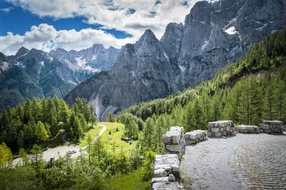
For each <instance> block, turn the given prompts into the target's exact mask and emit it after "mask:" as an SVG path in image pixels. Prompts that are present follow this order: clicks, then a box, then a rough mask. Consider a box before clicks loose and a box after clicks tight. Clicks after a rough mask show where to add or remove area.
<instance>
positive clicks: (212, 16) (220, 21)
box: [178, 0, 286, 87]
mask: <svg viewBox="0 0 286 190" xmlns="http://www.w3.org/2000/svg"><path fill="white" fill-rule="evenodd" d="M285 4H286V2H285V1H283V0H278V1H267V0H252V1H249V0H239V1H234V0H220V1H215V2H213V3H211V2H207V1H200V2H197V3H196V4H195V5H194V7H193V8H192V10H191V12H190V14H189V15H187V16H186V19H185V26H184V34H183V37H182V40H181V42H182V43H181V47H180V48H181V51H180V56H179V59H178V63H179V65H180V67H181V68H184V69H183V72H182V74H181V76H182V78H183V79H184V80H183V81H184V82H185V83H184V85H185V87H188V86H194V85H196V84H198V83H199V82H201V81H203V80H206V79H210V78H212V77H213V76H214V75H215V74H216V73H217V72H218V71H219V70H220V69H221V68H222V67H224V66H225V65H227V64H228V63H231V62H234V61H235V60H236V59H237V58H238V57H240V56H242V55H244V54H245V52H246V51H247V50H248V49H249V47H250V46H251V45H253V44H254V43H256V42H259V41H261V40H263V39H264V38H265V37H266V36H268V35H270V34H272V33H273V32H275V31H277V30H280V29H281V28H284V27H285V26H286V19H285V6H286V5H285ZM279 25H280V26H279Z"/></svg>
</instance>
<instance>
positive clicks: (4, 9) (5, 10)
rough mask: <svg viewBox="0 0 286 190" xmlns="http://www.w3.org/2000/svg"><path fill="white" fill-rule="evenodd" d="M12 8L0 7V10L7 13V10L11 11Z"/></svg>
mask: <svg viewBox="0 0 286 190" xmlns="http://www.w3.org/2000/svg"><path fill="white" fill-rule="evenodd" d="M13 9H14V8H13V7H7V8H3V9H1V11H3V12H4V13H9V12H10V11H12V10H13Z"/></svg>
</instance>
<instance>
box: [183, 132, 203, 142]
mask: <svg viewBox="0 0 286 190" xmlns="http://www.w3.org/2000/svg"><path fill="white" fill-rule="evenodd" d="M206 138H207V131H205V130H194V131H191V132H187V133H186V134H185V142H186V145H190V144H194V143H197V142H200V141H203V140H205V139H206Z"/></svg>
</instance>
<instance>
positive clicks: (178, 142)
mask: <svg viewBox="0 0 286 190" xmlns="http://www.w3.org/2000/svg"><path fill="white" fill-rule="evenodd" d="M162 141H163V143H164V153H165V154H167V153H168V154H169V153H170V154H177V155H178V156H179V157H181V156H182V155H183V154H184V153H185V134H184V128H183V127H171V128H170V130H169V131H167V132H166V134H164V135H163V136H162Z"/></svg>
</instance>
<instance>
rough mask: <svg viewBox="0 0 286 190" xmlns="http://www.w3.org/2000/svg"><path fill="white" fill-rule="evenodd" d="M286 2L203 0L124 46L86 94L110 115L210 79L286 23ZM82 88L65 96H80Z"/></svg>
mask: <svg viewBox="0 0 286 190" xmlns="http://www.w3.org/2000/svg"><path fill="white" fill-rule="evenodd" d="M285 7H286V1H285V0H276V1H269V0H219V1H199V2H197V3H196V5H195V6H194V7H193V8H192V9H191V11H190V14H188V15H187V16H186V18H185V24H184V25H183V24H176V23H170V24H169V25H168V26H167V27H166V31H165V34H164V35H163V37H162V38H161V40H160V41H159V40H158V39H156V37H155V36H154V34H153V33H152V32H151V31H150V30H147V31H145V33H144V34H143V36H142V37H141V38H140V40H139V41H138V42H137V43H135V44H127V45H126V46H124V47H123V48H122V50H121V52H120V54H119V56H118V58H117V60H116V62H115V65H114V67H113V69H112V70H111V71H110V73H109V76H108V77H107V79H106V80H104V82H103V81H102V85H100V87H98V89H99V90H96V91H94V93H93V94H92V96H88V97H86V98H87V99H88V100H89V103H90V104H91V105H93V106H94V107H95V108H96V109H97V115H98V117H99V118H100V119H105V118H106V116H107V114H108V112H112V113H116V112H118V111H120V110H122V109H124V108H127V107H129V106H131V105H134V104H137V103H140V102H143V101H148V100H152V99H155V98H160V97H165V96H168V95H170V94H172V93H175V92H177V91H182V90H184V89H185V88H187V87H190V86H195V85H196V84H198V83H200V82H202V81H204V80H208V79H211V78H212V77H213V76H214V75H216V74H217V72H218V71H219V70H220V69H221V68H222V67H224V66H225V65H227V64H229V63H232V62H234V61H235V60H236V59H237V58H239V57H241V56H242V55H244V54H245V53H246V51H247V50H248V49H249V48H250V47H251V45H253V44H255V43H256V42H259V41H261V40H263V39H264V38H266V37H267V36H268V35H270V34H272V33H274V32H275V31H278V30H281V29H282V28H285V26H286V15H285V13H286V8H285ZM85 85H89V84H85ZM90 85H92V84H90ZM79 86H81V85H79ZM78 89H80V87H78V88H75V89H74V90H73V91H72V92H71V93H69V96H67V97H66V99H69V98H70V97H75V96H74V95H73V94H78V96H81V93H80V92H79V90H78ZM83 93H84V92H83Z"/></svg>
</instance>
